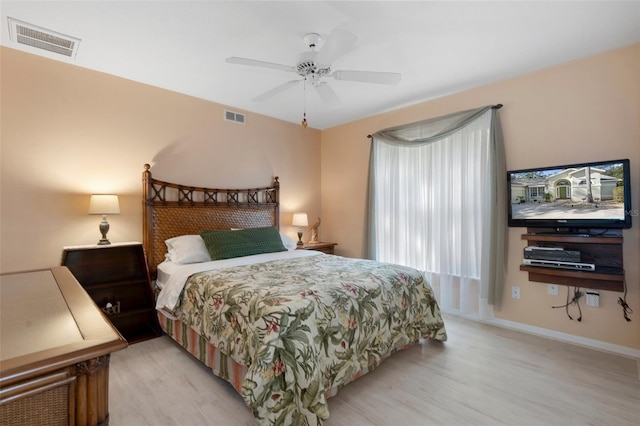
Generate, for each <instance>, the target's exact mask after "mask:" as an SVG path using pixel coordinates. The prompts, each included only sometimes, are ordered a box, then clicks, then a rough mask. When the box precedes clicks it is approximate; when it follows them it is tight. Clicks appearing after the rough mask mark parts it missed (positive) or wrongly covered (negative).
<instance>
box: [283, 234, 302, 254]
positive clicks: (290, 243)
mask: <svg viewBox="0 0 640 426" xmlns="http://www.w3.org/2000/svg"><path fill="white" fill-rule="evenodd" d="M280 238H281V239H282V245H283V246H284V248H286V249H287V250H295V249H296V247H298V243H296V242H295V240H293V239H291V237H289V236H288V235H285V234H283V233H282V232H281V233H280Z"/></svg>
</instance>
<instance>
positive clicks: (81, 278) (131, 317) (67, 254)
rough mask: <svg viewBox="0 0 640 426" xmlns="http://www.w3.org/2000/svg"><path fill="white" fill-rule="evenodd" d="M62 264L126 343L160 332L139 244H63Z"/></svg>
mask: <svg viewBox="0 0 640 426" xmlns="http://www.w3.org/2000/svg"><path fill="white" fill-rule="evenodd" d="M62 265H63V266H66V267H67V268H69V270H70V271H71V273H72V274H73V275H74V276H75V277H76V279H77V280H78V282H79V283H80V285H82V287H83V288H84V289H85V290H86V292H87V293H88V294H89V296H91V298H92V299H93V301H94V302H95V303H96V305H98V307H99V308H100V309H102V311H103V312H104V313H105V314H106V315H107V317H108V318H109V320H110V321H111V323H112V324H113V325H114V326H115V327H116V328H117V329H118V331H119V332H120V334H122V336H123V337H124V338H125V339H127V341H128V342H129V343H135V342H138V341H141V340H146V339H150V338H152V337H157V336H159V335H160V334H161V332H160V326H159V325H158V318H157V316H156V311H155V303H154V297H153V291H152V289H151V281H150V279H149V270H148V269H147V262H146V260H145V254H144V248H143V247H142V244H141V243H137V242H133V243H115V244H110V245H106V246H98V245H90V246H72V247H64V248H63V252H62Z"/></svg>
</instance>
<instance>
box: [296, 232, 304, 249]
mask: <svg viewBox="0 0 640 426" xmlns="http://www.w3.org/2000/svg"><path fill="white" fill-rule="evenodd" d="M297 245H298V246H303V245H304V243H303V242H302V231H298V243H297Z"/></svg>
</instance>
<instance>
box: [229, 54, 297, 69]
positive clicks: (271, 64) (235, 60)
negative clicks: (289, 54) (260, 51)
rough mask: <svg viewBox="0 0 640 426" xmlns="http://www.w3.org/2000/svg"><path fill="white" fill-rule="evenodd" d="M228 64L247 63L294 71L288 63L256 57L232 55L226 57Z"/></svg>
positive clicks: (253, 65)
mask: <svg viewBox="0 0 640 426" xmlns="http://www.w3.org/2000/svg"><path fill="white" fill-rule="evenodd" d="M226 62H227V63H228V64H239V65H249V66H252V67H262V68H272V69H275V70H280V71H288V72H295V70H296V69H295V68H294V67H292V66H289V65H282V64H276V63H274V62H265V61H258V60H256V59H247V58H238V57H236V56H232V57H230V58H227V59H226Z"/></svg>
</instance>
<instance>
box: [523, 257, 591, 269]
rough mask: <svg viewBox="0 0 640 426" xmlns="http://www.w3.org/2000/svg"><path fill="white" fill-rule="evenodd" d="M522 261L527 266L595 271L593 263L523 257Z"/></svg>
mask: <svg viewBox="0 0 640 426" xmlns="http://www.w3.org/2000/svg"><path fill="white" fill-rule="evenodd" d="M522 263H523V264H525V265H529V266H543V267H545V268H558V269H572V270H574V271H595V270H596V265H595V264H594V263H580V262H561V261H559V260H540V259H523V260H522Z"/></svg>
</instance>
